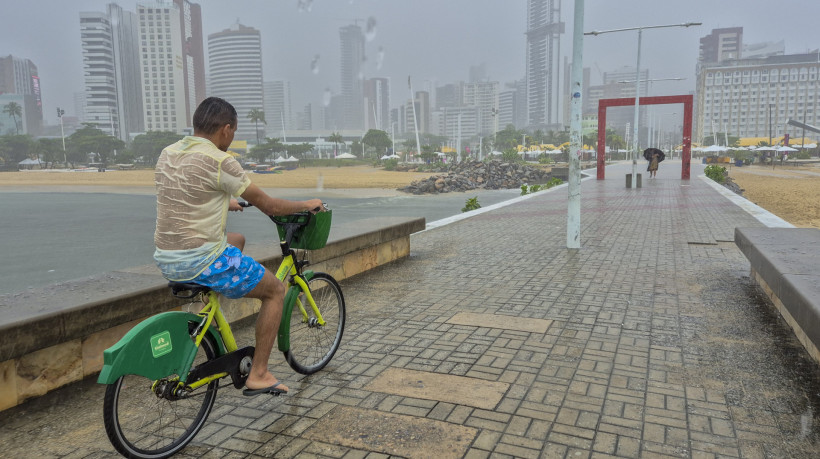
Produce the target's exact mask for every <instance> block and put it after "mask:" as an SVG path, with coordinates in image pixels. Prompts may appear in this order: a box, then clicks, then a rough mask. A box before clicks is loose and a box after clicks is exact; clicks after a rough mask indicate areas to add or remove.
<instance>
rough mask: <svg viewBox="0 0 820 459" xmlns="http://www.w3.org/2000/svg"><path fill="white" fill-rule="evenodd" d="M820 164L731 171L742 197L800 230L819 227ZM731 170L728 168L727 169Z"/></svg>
mask: <svg viewBox="0 0 820 459" xmlns="http://www.w3.org/2000/svg"><path fill="white" fill-rule="evenodd" d="M818 166H820V165H818V164H807V165H801V166H783V167H781V166H775V168H774V169H772V166H758V165H753V166H744V167H732V168H731V169H729V176H730V177H732V179H734V181H735V183H737V184H738V185H740V187H741V188H743V190H744V192H743V196H744V197H745V198H746V199H748V200H749V201H752V202H753V203H755V204H757V205H759V206H760V207H762V208H764V209H766V210H768V211H769V212H771V213H773V214H775V215H777V216H778V217H780V218H782V219H783V220H786V221H787V222H789V223H791V224H792V225H794V226H797V227H800V228H820V167H818ZM727 169H728V168H727Z"/></svg>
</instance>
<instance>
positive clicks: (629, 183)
mask: <svg viewBox="0 0 820 459" xmlns="http://www.w3.org/2000/svg"><path fill="white" fill-rule="evenodd" d="M635 178H636V180H635V188H641V174H636V176H635ZM626 187H627V188H632V174H626Z"/></svg>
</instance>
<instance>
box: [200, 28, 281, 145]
mask: <svg viewBox="0 0 820 459" xmlns="http://www.w3.org/2000/svg"><path fill="white" fill-rule="evenodd" d="M208 66H209V76H210V88H209V90H210V94H211V95H212V96H216V97H221V98H223V99H225V100H227V101H228V102H230V103H231V104H232V105H233V106H234V108H236V114H237V116H238V117H239V126H238V128H237V130H236V134H235V137H236V139H237V140H247V141H252V142H256V140H257V137H258V138H259V139H260V141H261V139H264V138H265V124H264V123H261V122H256V123H253V122H251V120H250V119H249V118H248V114H249V113H250V112H251V111H252V110H262V111H264V95H263V94H264V89H263V78H262V38H261V34H260V33H259V30H257V29H254V28H253V27H246V26H244V25H242V24H239V23H236V24H233V25H232V26H231V27H230V28H229V29H226V30H223V31H221V32H217V33H214V34H211V35H208ZM265 118H266V120H265V121H266V122H268V123H269V122H270V121H268V120H267V116H266V117H265ZM257 128H258V129H259V132H258V133H257ZM273 129H276V127H273Z"/></svg>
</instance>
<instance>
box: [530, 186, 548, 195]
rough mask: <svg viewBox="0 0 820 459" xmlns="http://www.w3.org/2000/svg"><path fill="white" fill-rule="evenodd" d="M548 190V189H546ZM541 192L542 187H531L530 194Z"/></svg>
mask: <svg viewBox="0 0 820 459" xmlns="http://www.w3.org/2000/svg"><path fill="white" fill-rule="evenodd" d="M544 189H545V190H546V188H544ZM540 190H541V185H530V193H535V192H536V191H540Z"/></svg>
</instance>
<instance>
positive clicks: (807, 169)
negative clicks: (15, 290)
mask: <svg viewBox="0 0 820 459" xmlns="http://www.w3.org/2000/svg"><path fill="white" fill-rule="evenodd" d="M431 175H434V174H431V173H427V172H425V173H419V172H394V171H385V170H383V169H376V168H373V167H371V166H349V167H309V168H299V169H295V170H290V171H284V172H282V173H281V174H251V179H252V180H253V182H254V183H256V184H257V185H258V186H260V187H262V188H276V189H280V190H281V191H280V193H279V194H280V195H281V196H283V197H287V196H288V194H290V193H289V192H288V191H290V192H292V193H297V192H299V193H303V192H304V190H316V189H323V190H335V191H338V192H340V193H344V192H346V191H347V192H351V193H355V194H357V195H374V196H376V195H391V194H396V193H398V192H397V191H396V189H397V188H400V187H403V186H406V185H408V184H410V182H412V181H414V180H419V179H424V178H427V177H430V176H431ZM729 175H730V176H731V177H732V178H733V179H734V180H735V182H736V183H737V184H738V185H740V187H741V188H743V189H744V190H745V191H744V193H743V195H744V197H746V198H747V199H749V200H750V201H752V202H754V203H755V204H757V205H759V206H760V207H763V208H764V209H766V210H768V211H770V212H772V213H774V214H775V215H777V216H778V217H780V218H782V219H784V220H786V221H788V222H789V223H791V224H793V225H795V226H798V227H804V228H820V165H817V164H810V165H801V166H783V167H781V166H776V167H775V168H774V169H772V167H771V166H758V165H754V166H745V167H731V168H729ZM153 184H154V172H153V170H149V169H144V170H133V171H108V172H105V173H99V172H58V171H24V172H4V173H2V174H0V191H2V190H7V191H9V190H15V191H32V190H37V191H43V186H48V187H49V188H51V189H54V190H67V189H70V190H72V191H100V190H102V189H105V191H106V192H117V191H116V190H119V192H125V193H137V194H141V193H153ZM52 187H53V188H52Z"/></svg>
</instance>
